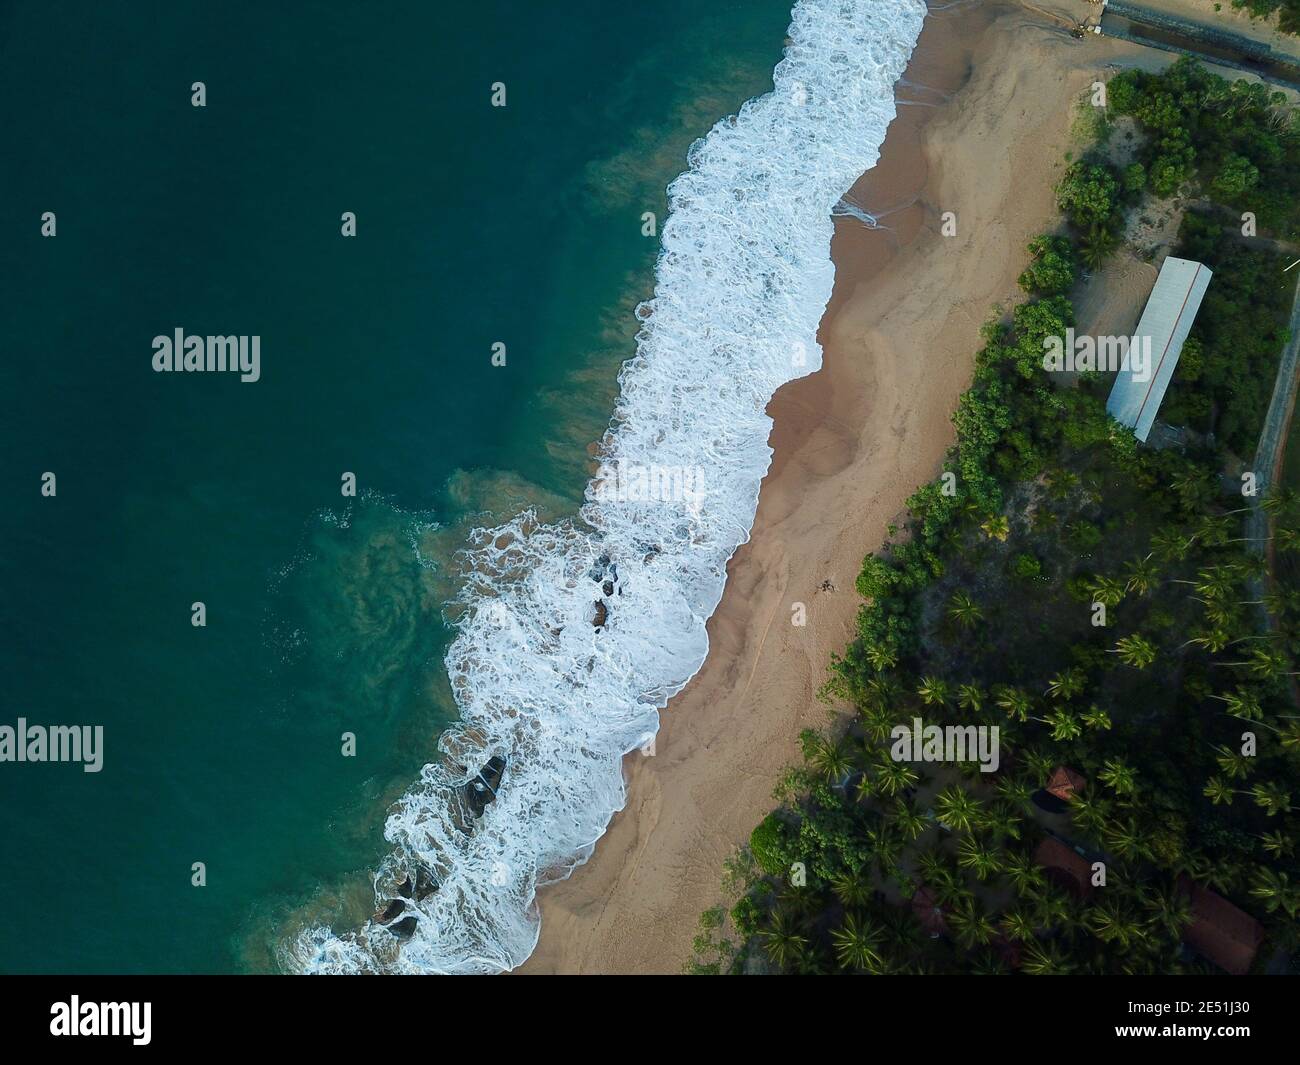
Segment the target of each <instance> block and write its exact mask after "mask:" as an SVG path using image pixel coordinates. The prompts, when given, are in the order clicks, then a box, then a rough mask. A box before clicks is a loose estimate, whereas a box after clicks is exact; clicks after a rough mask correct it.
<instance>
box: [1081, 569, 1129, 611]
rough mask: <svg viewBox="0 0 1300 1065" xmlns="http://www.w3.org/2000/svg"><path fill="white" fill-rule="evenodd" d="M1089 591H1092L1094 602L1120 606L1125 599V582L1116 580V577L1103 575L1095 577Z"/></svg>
mask: <svg viewBox="0 0 1300 1065" xmlns="http://www.w3.org/2000/svg"><path fill="white" fill-rule="evenodd" d="M1088 591H1089V592H1090V593H1092V600H1093V602H1094V603H1104V604H1105V605H1106V606H1119V604H1120V603H1122V602H1123V601H1124V591H1125V589H1124V582H1123V581H1120V580H1116V579H1115V578H1114V577H1106V576H1101V577H1097V578H1095V579H1094V580H1093V582H1092V583H1091V584H1090V585H1089V586H1088Z"/></svg>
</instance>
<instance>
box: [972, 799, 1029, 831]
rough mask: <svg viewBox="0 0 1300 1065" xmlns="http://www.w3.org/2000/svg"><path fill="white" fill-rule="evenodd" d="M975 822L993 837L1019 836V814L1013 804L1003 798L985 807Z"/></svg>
mask: <svg viewBox="0 0 1300 1065" xmlns="http://www.w3.org/2000/svg"><path fill="white" fill-rule="evenodd" d="M977 824H978V825H979V827H980V828H982V829H983V830H984V831H985V832H988V833H990V834H991V835H992V836H993V838H994V839H1019V838H1020V815H1019V814H1018V813H1017V812H1016V808H1015V806H1014V805H1013V804H1012V803H1009V802H1007V801H1006V800H1005V799H1003V800H999V801H998V802H995V803H992V804H990V805H989V806H987V807H985V809H984V811H983V812H982V813H981V814H980V815H979V818H978V820H977Z"/></svg>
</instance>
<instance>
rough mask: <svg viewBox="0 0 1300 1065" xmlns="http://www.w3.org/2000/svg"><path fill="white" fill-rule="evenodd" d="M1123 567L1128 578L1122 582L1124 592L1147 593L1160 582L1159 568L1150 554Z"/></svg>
mask: <svg viewBox="0 0 1300 1065" xmlns="http://www.w3.org/2000/svg"><path fill="white" fill-rule="evenodd" d="M1125 569H1126V570H1127V571H1128V578H1127V579H1126V580H1125V582H1124V590H1125V591H1126V592H1137V594H1138V595H1143V596H1144V595H1149V594H1150V593H1151V591H1152V590H1153V589H1154V588H1156V587H1157V586H1158V585H1159V584H1160V576H1159V570H1158V569H1157V567H1156V564H1155V563H1154V562H1153V561H1152V560H1151V556H1150V555H1148V556H1147V557H1146V558H1139V559H1136V560H1134V561H1132V562H1130V563H1129V564H1128V565H1127V566H1126V567H1125Z"/></svg>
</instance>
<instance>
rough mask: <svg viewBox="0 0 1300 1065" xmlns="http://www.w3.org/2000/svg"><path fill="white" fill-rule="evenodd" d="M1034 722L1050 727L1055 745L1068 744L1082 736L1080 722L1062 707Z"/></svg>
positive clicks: (1037, 718)
mask: <svg viewBox="0 0 1300 1065" xmlns="http://www.w3.org/2000/svg"><path fill="white" fill-rule="evenodd" d="M1034 720H1035V721H1040V722H1042V723H1043V724H1044V725H1047V726H1048V727H1050V728H1051V730H1052V739H1054V740H1055V741H1056V742H1057V743H1068V742H1070V741H1071V740H1077V739H1078V738H1079V737H1080V736H1081V735H1083V724H1082V722H1080V720H1079V718H1078V717H1077V716H1076V715H1075V714H1072V713H1071V712H1070V711H1069V709H1067V708H1066V707H1064V706H1061V707H1057V708H1056V709H1055V710H1053V711H1052V712H1051V713H1049V714H1048V715H1047V716H1046V717H1036V718H1034Z"/></svg>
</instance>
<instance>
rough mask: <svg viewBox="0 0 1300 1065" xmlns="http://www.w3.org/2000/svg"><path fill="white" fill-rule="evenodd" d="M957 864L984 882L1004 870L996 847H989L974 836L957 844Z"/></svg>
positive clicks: (969, 836)
mask: <svg viewBox="0 0 1300 1065" xmlns="http://www.w3.org/2000/svg"><path fill="white" fill-rule="evenodd" d="M957 864H958V865H959V866H961V867H962V868H963V869H969V870H971V871H972V872H973V873H974V874H975V879H976V880H980V881H984V880H987V879H988V878H989V877H991V876H993V875H994V874H995V873H997V872H1000V871H1001V869H1002V861H1001V858H1000V857H999V855H998V851H997V848H996V847H989V846H987V845H986V844H985V843H984V842H983V841H981V840H980V839H978V838H977V837H975V836H973V835H966V836H963V837H962V839H961V842H960V843H958V844H957Z"/></svg>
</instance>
